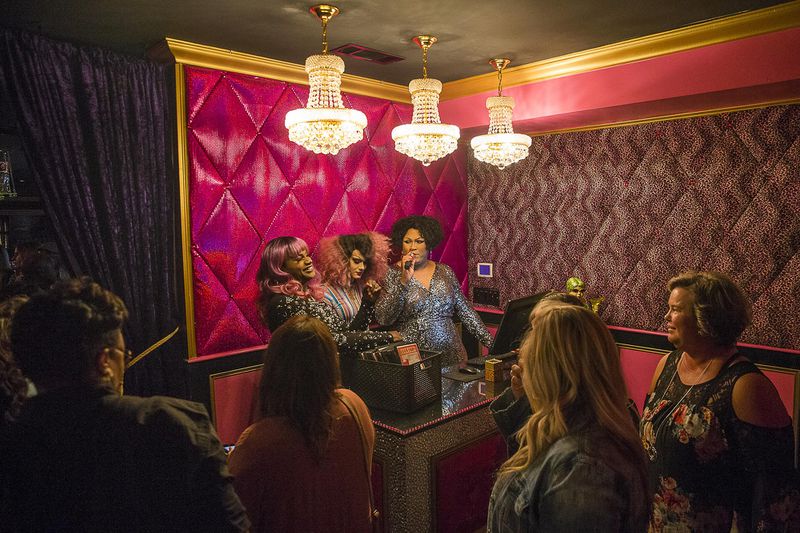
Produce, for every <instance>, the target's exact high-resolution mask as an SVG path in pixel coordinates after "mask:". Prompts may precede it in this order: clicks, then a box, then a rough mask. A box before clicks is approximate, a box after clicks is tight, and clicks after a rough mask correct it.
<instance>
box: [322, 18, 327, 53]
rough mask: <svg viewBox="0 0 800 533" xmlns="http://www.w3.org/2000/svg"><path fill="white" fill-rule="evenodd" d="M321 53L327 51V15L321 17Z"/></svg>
mask: <svg viewBox="0 0 800 533" xmlns="http://www.w3.org/2000/svg"><path fill="white" fill-rule="evenodd" d="M321 18H322V53H323V54H327V53H328V19H329V17H328V16H327V15H323V16H322V17H321Z"/></svg>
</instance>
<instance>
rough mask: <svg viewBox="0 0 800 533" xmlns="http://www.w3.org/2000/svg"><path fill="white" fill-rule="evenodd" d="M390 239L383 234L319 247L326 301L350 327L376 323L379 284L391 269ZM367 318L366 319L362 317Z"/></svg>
mask: <svg viewBox="0 0 800 533" xmlns="http://www.w3.org/2000/svg"><path fill="white" fill-rule="evenodd" d="M388 255H389V239H387V238H386V237H384V236H383V235H381V234H380V233H375V232H369V233H357V234H354V235H337V236H335V237H328V238H326V239H323V240H322V241H320V243H319V256H318V260H317V263H318V264H319V270H320V274H322V281H323V283H324V284H325V301H326V302H327V303H328V305H330V306H331V307H332V308H333V310H334V311H335V312H336V313H337V314H338V315H339V316H341V317H342V320H344V321H345V323H347V324H348V325H350V324H363V326H364V328H366V326H368V325H369V324H370V323H371V322H372V321H373V319H374V314H375V300H377V298H378V294H379V293H380V290H381V286H380V285H379V282H380V280H382V279H383V276H385V275H386V270H387V269H388V268H389V264H388ZM361 315H364V316H361Z"/></svg>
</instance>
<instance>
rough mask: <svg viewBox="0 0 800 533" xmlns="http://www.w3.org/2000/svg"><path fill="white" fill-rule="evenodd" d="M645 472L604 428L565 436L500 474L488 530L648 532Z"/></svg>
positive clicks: (493, 495) (493, 532)
mask: <svg viewBox="0 0 800 533" xmlns="http://www.w3.org/2000/svg"><path fill="white" fill-rule="evenodd" d="M643 475H644V473H643V472H641V470H640V467H639V466H637V465H636V463H635V462H634V459H633V458H631V457H630V454H629V453H626V452H625V451H624V450H622V449H621V448H620V447H619V445H618V444H616V443H615V442H614V441H613V440H612V439H611V437H610V436H609V435H608V434H607V433H606V432H604V431H602V430H599V429H594V430H592V431H589V432H584V433H580V434H571V435H567V436H565V437H562V438H561V439H559V440H558V441H556V442H555V443H554V444H553V445H552V446H550V448H548V449H547V451H546V452H545V453H544V454H543V455H542V456H541V457H540V458H538V459H537V460H535V461H534V462H533V463H532V464H531V466H530V467H529V468H528V469H526V470H524V471H521V472H515V473H513V474H511V475H507V476H503V477H501V478H500V479H498V481H497V482H496V483H495V485H494V489H493V490H492V496H491V499H490V501H489V517H488V523H487V532H488V533H500V532H503V533H505V532H509V531H515V532H516V531H547V532H558V531H564V532H567V531H569V532H575V531H582V532H583V531H625V532H639V531H646V530H647V522H648V516H649V499H648V496H647V494H646V491H645V490H644V485H643V484H642V483H643V479H644V478H643V477H642V476H643Z"/></svg>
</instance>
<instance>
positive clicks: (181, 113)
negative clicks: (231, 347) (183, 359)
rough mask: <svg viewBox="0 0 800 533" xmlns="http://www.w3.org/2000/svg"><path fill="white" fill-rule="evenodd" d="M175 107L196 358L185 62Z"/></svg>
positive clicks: (189, 323) (190, 333)
mask: <svg viewBox="0 0 800 533" xmlns="http://www.w3.org/2000/svg"><path fill="white" fill-rule="evenodd" d="M175 109H176V113H175V115H176V117H175V119H176V122H177V134H178V197H179V202H180V210H181V257H182V260H183V302H184V306H185V309H186V351H187V352H188V353H187V355H188V357H189V359H193V358H195V357H197V336H196V335H197V333H196V332H195V328H194V268H193V265H192V223H191V220H192V219H191V204H190V202H189V143H188V139H187V132H186V120H187V119H186V83H185V82H184V72H183V64H181V63H176V64H175Z"/></svg>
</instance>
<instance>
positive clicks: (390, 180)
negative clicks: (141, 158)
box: [185, 67, 467, 355]
mask: <svg viewBox="0 0 800 533" xmlns="http://www.w3.org/2000/svg"><path fill="white" fill-rule="evenodd" d="M185 72H186V80H185V81H186V94H187V134H188V152H189V187H190V191H189V196H190V211H191V213H190V218H191V235H192V244H191V247H192V249H191V252H192V261H193V270H194V279H193V284H194V307H195V309H194V310H195V333H196V339H197V353H198V355H208V354H213V353H219V352H223V351H228V350H235V349H239V348H247V347H250V346H254V345H260V344H264V343H265V342H266V341H267V339H268V337H269V334H268V331H267V329H266V328H265V327H264V326H263V325H262V324H261V321H260V320H259V317H258V313H257V311H256V307H255V298H256V296H257V287H256V283H255V275H256V271H257V270H258V263H259V258H260V255H261V251H262V250H263V247H264V244H265V243H266V241H268V240H270V239H272V238H273V237H278V236H281V235H295V236H298V237H302V238H303V239H305V240H306V242H308V243H309V246H311V248H312V253H313V252H314V251H315V249H316V245H317V242H318V241H319V239H320V238H321V237H324V236H328V235H335V234H338V233H345V232H359V231H365V230H376V231H380V232H383V233H388V232H389V229H390V228H391V225H392V223H393V222H394V221H395V220H396V219H398V218H399V217H402V216H405V215H409V214H420V213H421V214H426V215H431V216H434V217H437V218H438V219H439V220H440V221H441V222H442V225H443V227H444V229H445V239H444V241H443V242H442V244H441V245H440V247H439V248H438V249H437V250H436V251H435V253H434V256H433V257H434V258H435V259H438V260H441V261H443V262H445V263H447V264H449V265H450V266H452V267H453V270H454V271H455V272H456V275H457V276H458V278H459V279H460V280H461V281H462V288H463V287H466V283H467V274H466V263H467V203H466V196H467V194H466V159H465V154H464V152H463V149H460V150H458V151H457V152H456V153H455V154H452V155H451V156H449V157H447V158H444V159H442V160H440V161H437V162H435V163H433V164H431V165H430V166H429V167H427V168H425V167H423V166H422V165H421V164H420V163H418V162H416V161H414V160H412V159H409V158H407V157H406V156H404V155H402V154H399V153H398V152H396V151H395V150H394V143H393V142H392V138H391V131H392V128H394V127H395V126H397V125H399V124H402V123H408V122H410V121H411V106H410V105H407V104H398V103H394V102H390V101H387V100H381V99H378V98H371V97H366V96H358V95H344V99H345V105H346V106H347V107H352V108H355V109H359V110H361V111H363V112H364V113H365V114H366V115H367V120H368V125H367V129H366V131H365V139H364V140H362V141H360V142H358V143H356V144H354V145H352V146H350V147H348V148H347V149H345V150H342V151H341V152H339V154H337V155H336V156H324V155H315V154H313V153H311V152H308V151H306V150H305V149H303V148H301V147H299V146H297V145H295V144H294V143H292V142H291V141H289V138H288V135H287V133H286V129H285V128H284V125H283V120H284V117H285V115H286V113H287V112H288V111H289V110H291V109H295V108H298V107H302V106H303V105H304V104H305V102H306V100H307V97H308V88H307V87H305V86H301V85H293V84H289V83H285V82H281V81H276V80H271V79H265V78H258V77H254V76H248V75H241V74H232V73H227V72H223V71H219V70H211V69H203V68H194V67H187V68H186V70H185Z"/></svg>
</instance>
